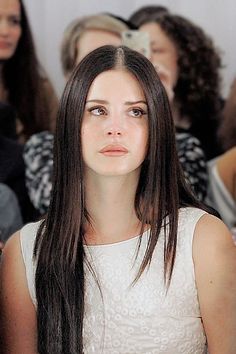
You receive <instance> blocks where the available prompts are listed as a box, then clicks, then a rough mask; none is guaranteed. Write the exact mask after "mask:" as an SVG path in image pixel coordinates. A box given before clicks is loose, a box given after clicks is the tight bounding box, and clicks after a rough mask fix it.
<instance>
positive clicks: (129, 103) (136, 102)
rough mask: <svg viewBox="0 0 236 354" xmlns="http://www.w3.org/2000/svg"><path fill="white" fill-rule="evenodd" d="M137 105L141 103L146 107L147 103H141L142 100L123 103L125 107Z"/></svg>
mask: <svg viewBox="0 0 236 354" xmlns="http://www.w3.org/2000/svg"><path fill="white" fill-rule="evenodd" d="M138 103H143V104H145V105H146V106H147V102H146V101H143V100H139V101H127V102H125V105H127V106H129V105H132V104H138Z"/></svg>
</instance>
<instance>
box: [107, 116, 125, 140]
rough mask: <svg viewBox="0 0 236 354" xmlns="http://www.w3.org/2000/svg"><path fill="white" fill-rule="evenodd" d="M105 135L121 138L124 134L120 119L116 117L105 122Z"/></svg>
mask: <svg viewBox="0 0 236 354" xmlns="http://www.w3.org/2000/svg"><path fill="white" fill-rule="evenodd" d="M105 132H106V134H107V135H112V136H121V135H123V132H124V122H123V120H122V118H121V117H120V116H119V115H118V116H117V115H116V116H113V117H110V119H109V120H108V121H107V126H106V128H105Z"/></svg>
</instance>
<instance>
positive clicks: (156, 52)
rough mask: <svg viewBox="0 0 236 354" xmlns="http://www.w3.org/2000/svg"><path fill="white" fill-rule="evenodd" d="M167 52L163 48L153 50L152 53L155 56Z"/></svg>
mask: <svg viewBox="0 0 236 354" xmlns="http://www.w3.org/2000/svg"><path fill="white" fill-rule="evenodd" d="M164 52H165V50H164V49H163V48H152V53H153V54H161V53H164Z"/></svg>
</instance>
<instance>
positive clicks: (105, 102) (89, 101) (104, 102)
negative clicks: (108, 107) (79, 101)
mask: <svg viewBox="0 0 236 354" xmlns="http://www.w3.org/2000/svg"><path fill="white" fill-rule="evenodd" d="M91 102H96V103H101V104H108V103H109V102H108V101H106V100H99V99H96V98H95V99H92V100H88V101H86V103H91Z"/></svg>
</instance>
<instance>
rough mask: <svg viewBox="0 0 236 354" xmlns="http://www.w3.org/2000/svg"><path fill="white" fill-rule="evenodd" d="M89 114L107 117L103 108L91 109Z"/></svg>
mask: <svg viewBox="0 0 236 354" xmlns="http://www.w3.org/2000/svg"><path fill="white" fill-rule="evenodd" d="M89 112H90V113H92V114H93V115H94V116H104V115H106V111H105V109H104V108H102V107H94V108H90V109H89Z"/></svg>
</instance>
